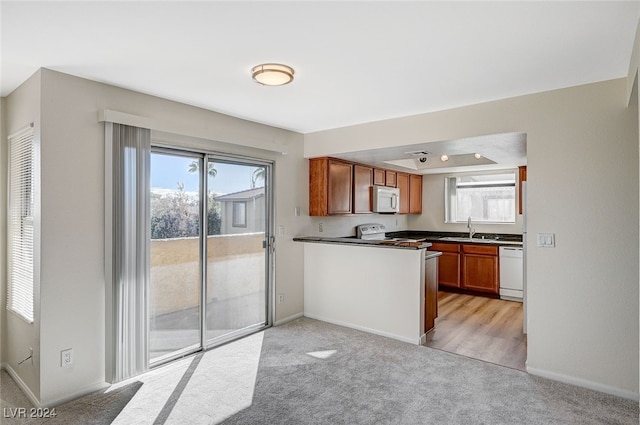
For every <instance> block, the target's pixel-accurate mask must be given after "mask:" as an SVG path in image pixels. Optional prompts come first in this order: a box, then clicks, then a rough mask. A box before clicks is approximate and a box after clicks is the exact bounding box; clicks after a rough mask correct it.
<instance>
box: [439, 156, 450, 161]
mask: <svg viewBox="0 0 640 425" xmlns="http://www.w3.org/2000/svg"><path fill="white" fill-rule="evenodd" d="M448 160H449V155H442V156H441V157H440V161H442V162H447V161H448Z"/></svg>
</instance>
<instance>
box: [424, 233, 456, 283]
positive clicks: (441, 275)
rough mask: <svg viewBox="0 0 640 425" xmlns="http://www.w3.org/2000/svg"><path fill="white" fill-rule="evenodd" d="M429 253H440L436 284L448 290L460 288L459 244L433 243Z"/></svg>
mask: <svg viewBox="0 0 640 425" xmlns="http://www.w3.org/2000/svg"><path fill="white" fill-rule="evenodd" d="M429 250H431V251H440V252H442V255H441V256H440V257H438V284H439V285H440V286H444V287H449V288H459V287H460V244H457V243H437V242H433V243H432V244H431V247H430V248H429Z"/></svg>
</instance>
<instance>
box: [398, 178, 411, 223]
mask: <svg viewBox="0 0 640 425" xmlns="http://www.w3.org/2000/svg"><path fill="white" fill-rule="evenodd" d="M396 187H397V188H398V190H400V211H398V212H399V213H400V214H409V174H407V173H396Z"/></svg>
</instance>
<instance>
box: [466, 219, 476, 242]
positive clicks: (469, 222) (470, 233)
mask: <svg viewBox="0 0 640 425" xmlns="http://www.w3.org/2000/svg"><path fill="white" fill-rule="evenodd" d="M467 229H469V239H471V238H473V235H475V234H476V229H474V228H473V227H471V216H469V219H468V220H467Z"/></svg>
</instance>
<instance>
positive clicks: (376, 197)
mask: <svg viewBox="0 0 640 425" xmlns="http://www.w3.org/2000/svg"><path fill="white" fill-rule="evenodd" d="M372 191H373V212H377V213H397V212H398V211H400V189H398V188H395V187H386V186H376V185H374V186H373V187H372Z"/></svg>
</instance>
